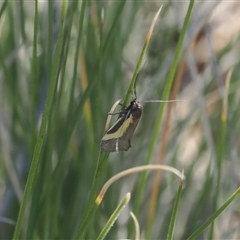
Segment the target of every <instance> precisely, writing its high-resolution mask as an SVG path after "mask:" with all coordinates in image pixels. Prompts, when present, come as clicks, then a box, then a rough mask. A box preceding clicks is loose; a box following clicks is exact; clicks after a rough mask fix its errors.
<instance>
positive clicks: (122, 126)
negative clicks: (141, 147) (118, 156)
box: [101, 98, 143, 152]
mask: <svg viewBox="0 0 240 240" xmlns="http://www.w3.org/2000/svg"><path fill="white" fill-rule="evenodd" d="M142 111H143V107H142V105H141V104H140V103H139V102H137V98H134V99H133V100H132V101H131V102H130V104H129V105H128V106H127V107H126V108H125V109H124V111H122V112H120V114H119V117H118V120H117V121H116V122H115V123H114V124H113V126H112V127H111V128H109V129H108V130H107V131H106V133H105V135H104V136H103V138H102V140H101V149H102V150H103V151H107V152H118V151H127V150H128V149H129V148H130V147H131V138H132V136H133V133H134V131H135V129H136V127H137V125H138V122H139V120H140V118H141V116H142ZM110 114H111V113H110ZM117 114H118V113H117ZM111 115H113V114H111Z"/></svg>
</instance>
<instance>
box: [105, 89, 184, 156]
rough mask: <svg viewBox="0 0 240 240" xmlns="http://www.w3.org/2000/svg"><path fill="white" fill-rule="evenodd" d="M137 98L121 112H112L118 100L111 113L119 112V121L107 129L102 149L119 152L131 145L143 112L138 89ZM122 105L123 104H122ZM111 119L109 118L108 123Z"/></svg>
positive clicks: (126, 149)
mask: <svg viewBox="0 0 240 240" xmlns="http://www.w3.org/2000/svg"><path fill="white" fill-rule="evenodd" d="M134 93H135V98H133V100H132V101H131V102H130V103H129V105H128V106H127V107H126V108H125V109H124V110H123V111H121V112H120V113H112V111H113V109H115V107H116V105H117V104H119V101H120V100H119V101H117V102H116V103H115V104H114V105H113V107H112V109H111V111H110V113H109V115H116V114H119V117H118V119H117V121H116V122H115V123H114V124H113V126H112V127H110V128H109V129H105V130H106V132H105V135H104V136H103V138H102V140H101V144H100V146H101V149H102V150H103V151H107V152H119V151H128V149H129V148H130V147H131V139H132V136H133V134H134V132H135V130H136V127H137V125H138V123H139V120H140V119H141V116H142V113H143V106H142V105H141V104H140V102H138V101H137V97H136V91H134ZM177 101H182V100H166V101H164V100H163V101H162V100H148V101H143V102H177ZM120 105H121V104H120ZM108 123H109V120H107V124H106V125H108Z"/></svg>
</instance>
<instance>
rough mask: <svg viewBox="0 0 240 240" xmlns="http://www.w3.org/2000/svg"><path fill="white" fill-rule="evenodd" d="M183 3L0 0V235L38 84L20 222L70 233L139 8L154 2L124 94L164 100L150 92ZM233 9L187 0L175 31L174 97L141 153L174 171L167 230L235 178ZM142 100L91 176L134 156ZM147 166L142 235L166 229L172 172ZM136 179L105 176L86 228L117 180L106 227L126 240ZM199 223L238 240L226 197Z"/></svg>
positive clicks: (47, 235)
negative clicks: (124, 136) (121, 148)
mask: <svg viewBox="0 0 240 240" xmlns="http://www.w3.org/2000/svg"><path fill="white" fill-rule="evenodd" d="M188 4H189V3H188V2H187V1H184V2H182V1H181V2H174V1H173V2H166V1H107V0H106V1H87V0H86V1H69V2H67V1H53V0H52V1H51V0H50V1H39V2H38V4H37V12H36V2H34V1H23V0H21V1H2V2H1V3H0V36H1V38H0V239H11V238H12V237H13V232H14V227H15V225H16V221H17V217H18V213H19V208H20V204H21V201H22V199H23V193H24V188H25V185H26V181H27V178H28V173H29V169H30V165H31V162H32V159H33V153H34V149H35V147H36V143H37V137H38V134H39V130H40V125H41V122H42V116H43V113H44V108H45V104H46V99H47V94H48V91H49V89H50V88H51V87H50V85H51V83H52V84H53V85H52V86H53V95H52V97H53V99H52V106H51V108H50V109H49V110H50V112H49V119H48V121H47V125H46V132H45V134H44V136H40V137H39V139H42V140H43V146H42V149H41V153H40V158H39V164H38V166H37V171H36V174H35V176H34V181H33V187H32V191H31V193H30V198H29V201H28V204H27V207H26V211H25V214H24V218H23V224H22V226H21V235H20V236H21V238H25V239H33V238H34V239H71V238H73V237H74V236H75V234H76V231H77V228H78V226H79V224H80V222H81V220H82V214H83V212H84V209H85V206H86V204H87V202H88V197H89V195H90V191H91V186H92V184H93V178H94V173H95V170H96V165H97V160H98V156H99V152H100V147H99V146H100V140H101V138H102V136H103V134H104V128H105V122H106V119H107V115H108V111H109V110H110V108H111V107H112V105H113V104H114V102H116V101H117V100H118V99H122V100H123V99H124V96H125V95H126V91H127V89H128V86H129V84H130V81H131V78H132V74H133V72H134V69H135V66H136V63H137V61H138V58H139V54H140V52H141V49H142V47H143V44H144V41H145V36H146V34H147V31H148V29H149V26H150V24H151V22H152V19H153V17H154V15H155V14H156V12H157V10H158V9H159V7H160V6H161V5H163V9H162V12H161V14H160V17H159V19H158V22H157V24H156V26H155V29H154V32H153V36H152V39H151V41H150V45H149V47H148V50H147V54H146V55H145V58H144V63H143V65H142V69H141V73H140V75H139V79H138V82H137V86H136V90H137V96H138V100H150V99H155V100H156V99H159V100H166V99H162V93H163V89H164V86H165V85H166V77H167V75H168V71H169V69H170V66H171V64H172V60H173V56H174V53H175V50H176V45H177V42H178V39H179V35H180V31H181V28H182V25H183V21H184V18H185V15H186V11H187V7H188ZM36 13H37V14H36ZM239 14H240V3H239V2H224V1H222V2H221V1H219V2H210V1H209V2H208V1H207V2H196V3H195V5H194V9H193V12H192V16H191V21H190V25H189V27H188V30H187V34H186V36H185V40H184V47H183V50H182V55H181V60H180V63H179V65H178V70H177V73H176V75H175V80H174V84H173V88H172V91H171V94H170V97H169V99H184V100H186V102H185V103H182V102H179V103H175V104H174V105H173V104H167V105H166V110H165V112H164V117H163V121H162V126H161V131H160V132H159V133H158V141H157V144H156V146H155V150H154V154H153V157H152V163H162V164H166V165H169V166H172V167H175V168H177V169H179V170H182V169H184V174H185V176H186V181H185V183H184V189H183V192H182V197H181V202H180V206H179V212H178V217H177V222H176V228H175V235H174V237H175V238H176V239H186V238H187V237H188V236H189V235H191V234H192V233H193V232H194V230H195V229H197V228H198V227H199V226H200V225H201V224H202V223H203V222H204V221H206V219H207V218H208V217H209V216H211V215H212V214H213V212H215V211H216V209H217V208H218V207H219V206H221V205H222V204H223V203H224V202H225V201H226V199H227V198H228V197H229V196H230V195H231V194H232V193H233V192H234V191H235V190H236V188H237V187H238V186H239V184H240V171H239V169H240V162H239V149H240V148H239V143H240V138H239V137H240V134H239V133H240V131H239V130H240V122H239V117H240V108H239V101H240V81H239V69H240V67H239V56H240V48H239V46H240V42H239V31H240V21H239V17H238V16H239ZM58 41H60V42H58ZM230 69H232V70H233V72H232V75H231V76H230V75H228V73H229V70H230ZM228 83H229V87H227V86H228ZM226 99H228V102H226ZM224 101H225V102H224ZM143 106H144V113H143V117H142V119H141V121H140V123H139V126H138V128H137V131H136V132H135V135H134V136H133V139H132V148H131V149H130V150H129V151H128V152H121V153H111V154H110V156H109V159H108V164H107V167H106V169H105V170H104V173H103V177H102V183H100V186H101V185H103V184H104V182H105V181H107V180H108V179H109V178H110V177H111V176H113V175H114V174H116V173H118V172H120V171H122V170H124V169H128V168H130V167H134V166H139V165H143V164H144V163H145V161H146V157H147V153H148V150H149V143H150V140H151V138H152V136H153V126H154V124H155V119H156V115H157V112H158V109H159V103H144V104H143ZM118 110H120V107H119V108H118ZM116 111H117V110H116ZM114 120H116V117H113V120H112V121H114ZM155 174H156V172H150V173H149V174H148V179H147V184H146V186H145V189H144V193H143V194H142V196H141V204H140V210H139V211H138V212H135V214H136V217H137V219H138V221H139V223H140V229H141V237H142V238H143V239H144V238H149V239H165V238H166V234H167V230H168V226H169V221H170V216H171V212H172V208H173V201H174V197H175V195H176V192H177V188H178V184H179V180H178V179H177V178H176V177H175V176H173V175H172V174H169V173H162V176H161V178H160V179H161V183H160V182H159V181H156V175H155ZM140 177H141V174H134V175H131V176H128V177H125V178H123V179H121V180H120V181H118V182H116V183H114V184H113V186H111V187H110V189H109V190H108V192H107V193H106V196H105V197H104V199H103V202H102V203H101V205H100V206H99V208H98V210H97V212H96V214H95V215H94V217H93V219H92V221H91V222H90V225H89V226H88V228H87V231H86V239H96V237H97V236H98V234H99V233H100V231H101V229H102V228H103V226H104V224H105V223H106V221H107V220H108V219H109V217H110V215H111V213H112V212H113V210H114V209H115V207H116V206H117V204H118V203H119V201H120V199H121V198H122V197H123V196H124V195H125V194H126V193H127V192H131V194H132V198H131V201H130V203H129V204H128V205H127V206H126V208H125V209H124V211H123V212H122V213H121V215H120V216H119V218H118V220H117V222H116V223H115V224H114V226H113V227H112V229H111V231H110V232H109V234H108V235H107V239H124V238H125V239H126V238H133V233H134V231H133V230H132V229H131V228H132V227H131V226H132V220H131V218H130V214H129V211H131V210H132V209H133V208H134V204H135V198H134V197H135V196H136V195H137V191H138V190H137V189H138V188H137V185H138V183H139V179H140ZM154 179H155V180H154ZM157 182H158V183H159V184H160V185H159V184H158V183H157ZM154 189H155V191H156V189H157V190H158V192H157V195H156V202H155V204H154V203H153V202H154V197H153V194H152V191H154ZM99 190H100V189H99ZM210 229H211V228H210V227H209V228H207V229H206V230H205V231H204V232H203V233H202V235H201V236H200V238H199V239H207V238H209V236H214V238H217V239H239V238H240V230H239V229H240V204H239V198H238V199H236V200H235V201H234V202H233V203H232V204H231V205H230V206H229V207H228V208H227V209H226V210H225V211H224V212H223V213H222V214H221V215H220V216H219V217H218V218H217V220H216V221H215V224H214V226H213V232H211V230H210ZM212 233H213V235H211V234H212Z"/></svg>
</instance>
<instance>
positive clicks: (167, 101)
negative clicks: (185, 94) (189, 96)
mask: <svg viewBox="0 0 240 240" xmlns="http://www.w3.org/2000/svg"><path fill="white" fill-rule="evenodd" d="M138 102H158V103H159V102H160V103H161V102H162V103H172V102H186V100H146V101H138Z"/></svg>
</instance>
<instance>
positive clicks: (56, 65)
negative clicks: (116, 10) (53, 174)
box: [13, 0, 63, 239]
mask: <svg viewBox="0 0 240 240" xmlns="http://www.w3.org/2000/svg"><path fill="white" fill-rule="evenodd" d="M37 5H38V1H37V0H36V6H37ZM36 9H37V7H36ZM62 40H63V23H61V27H60V32H59V36H58V41H57V46H56V52H55V55H54V64H53V71H52V74H51V79H50V84H49V89H48V93H47V99H46V104H45V108H44V112H43V117H42V123H41V127H40V131H39V135H38V137H37V142H36V146H35V149H34V154H33V158H32V162H31V167H30V171H29V175H28V179H27V183H26V187H25V191H24V197H23V202H22V204H21V207H20V210H19V214H18V220H17V224H16V228H15V231H14V236H13V239H18V238H19V235H20V230H21V226H22V221H23V216H24V213H25V209H26V206H27V203H28V200H29V197H30V193H31V190H32V185H33V181H34V178H35V175H36V171H37V168H38V165H39V160H40V154H41V150H42V145H43V141H44V137H45V133H46V127H47V122H48V119H49V115H50V112H51V106H52V101H53V96H54V90H55V87H56V82H57V77H56V76H57V72H58V68H59V61H60V60H59V57H60V50H61V47H62Z"/></svg>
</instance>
